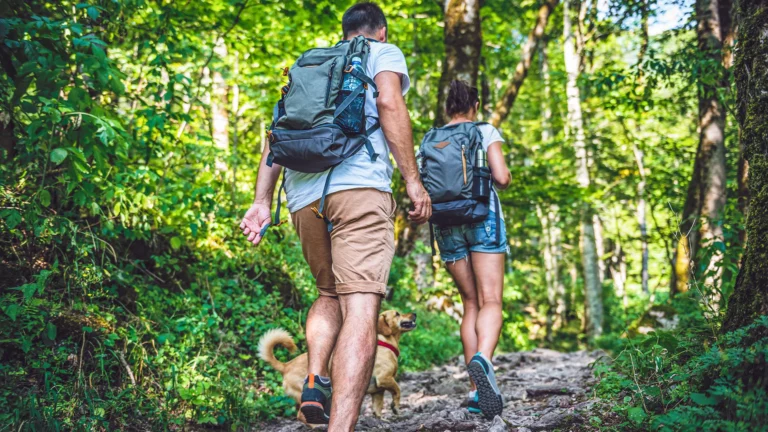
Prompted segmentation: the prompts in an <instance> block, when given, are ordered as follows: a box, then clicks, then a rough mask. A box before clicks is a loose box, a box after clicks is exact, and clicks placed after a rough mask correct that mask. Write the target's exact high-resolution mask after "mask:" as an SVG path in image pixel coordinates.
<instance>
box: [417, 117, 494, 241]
mask: <svg viewBox="0 0 768 432" xmlns="http://www.w3.org/2000/svg"><path fill="white" fill-rule="evenodd" d="M478 124H481V123H473V122H463V123H455V124H452V125H448V126H443V127H440V128H433V129H431V130H430V131H429V132H427V134H426V135H425V136H424V139H423V140H422V142H421V148H420V149H419V159H420V167H419V170H420V173H421V181H422V183H423V184H424V188H425V189H426V190H427V192H428V193H429V197H430V199H431V200H432V217H431V218H430V219H429V222H430V224H434V225H437V226H438V227H441V228H442V227H450V226H456V225H463V224H468V223H477V222H482V221H484V220H485V219H486V218H487V217H488V212H489V208H488V207H489V201H490V195H491V193H494V192H493V190H492V188H491V170H490V168H488V167H487V166H476V163H475V161H476V155H477V152H478V150H483V134H482V133H481V132H480V129H479V128H478V127H477V126H478ZM495 211H496V218H497V224H496V225H497V229H496V236H497V241H499V240H500V239H499V237H500V229H498V226H499V219H500V211H499V200H498V197H496V210H495ZM433 231H434V228H432V227H431V226H430V232H431V233H432V234H433ZM432 243H434V241H433V242H432ZM433 250H434V249H433Z"/></svg>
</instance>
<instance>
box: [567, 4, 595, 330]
mask: <svg viewBox="0 0 768 432" xmlns="http://www.w3.org/2000/svg"><path fill="white" fill-rule="evenodd" d="M563 35H564V38H565V44H564V48H563V51H564V55H565V71H566V75H567V81H566V97H567V101H568V123H569V128H570V130H571V133H570V139H571V140H573V146H574V150H575V153H576V164H577V169H576V181H577V182H578V184H579V186H580V187H581V188H582V189H587V188H589V186H590V179H589V168H588V160H587V148H586V139H585V136H584V120H583V118H582V114H581V93H580V91H579V87H578V85H577V80H578V77H579V69H580V59H579V55H578V53H577V52H576V38H575V34H574V31H573V26H572V23H571V11H570V8H569V7H568V5H566V7H565V8H564V13H563ZM593 215H594V214H593V211H592V208H591V207H590V205H589V203H586V202H585V203H583V204H582V206H581V242H580V243H581V260H582V266H583V271H584V297H585V299H586V305H587V306H586V308H587V311H586V312H587V313H586V315H587V333H588V334H589V337H590V338H594V337H596V336H600V335H601V334H602V332H603V298H602V290H601V286H600V277H601V275H600V267H599V264H598V260H599V257H598V254H597V243H596V241H595V226H594V221H593Z"/></svg>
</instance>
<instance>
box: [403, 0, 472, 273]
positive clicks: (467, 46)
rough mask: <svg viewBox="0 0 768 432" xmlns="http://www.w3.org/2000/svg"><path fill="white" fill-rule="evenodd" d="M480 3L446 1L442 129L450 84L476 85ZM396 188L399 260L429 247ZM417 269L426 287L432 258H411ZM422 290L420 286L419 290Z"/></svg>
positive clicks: (426, 232) (439, 107)
mask: <svg viewBox="0 0 768 432" xmlns="http://www.w3.org/2000/svg"><path fill="white" fill-rule="evenodd" d="M482 6H483V0H446V1H445V8H444V10H445V30H444V45H445V59H444V61H443V72H442V75H441V76H440V87H439V89H438V92H437V112H436V113H435V126H442V125H444V124H445V123H447V122H448V121H449V120H450V119H448V118H447V116H446V114H445V101H446V99H447V97H448V90H450V87H451V81H453V80H455V79H461V80H464V81H467V82H468V83H469V84H470V85H473V86H474V85H475V84H476V82H477V74H478V69H479V67H480V53H481V50H482V40H483V38H482V28H481V26H480V8H481V7H482ZM395 187H396V189H397V190H399V191H400V192H401V193H398V194H397V195H398V196H400V197H401V199H400V200H399V202H398V206H397V207H398V212H397V215H396V217H395V232H396V234H395V237H396V239H397V245H396V251H395V252H396V254H397V255H398V256H407V255H409V254H410V253H411V252H412V251H413V249H414V246H415V245H416V242H417V241H418V240H423V241H424V242H425V243H427V244H429V228H428V225H421V226H418V225H415V224H413V223H411V222H410V221H409V220H408V213H407V212H408V208H410V206H411V201H410V199H409V198H408V194H407V193H405V185H404V184H403V183H402V182H401V181H399V180H396V181H395ZM414 259H415V261H416V265H417V267H418V270H417V275H418V282H419V283H420V284H422V285H423V284H429V283H431V282H430V281H431V280H432V279H433V278H431V275H432V271H431V270H430V271H427V270H428V269H431V265H429V264H431V262H432V260H431V258H430V257H429V256H428V255H427V253H423V254H420V256H415V257H414ZM419 287H420V288H423V286H421V285H420V286H419Z"/></svg>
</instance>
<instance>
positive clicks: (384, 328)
mask: <svg viewBox="0 0 768 432" xmlns="http://www.w3.org/2000/svg"><path fill="white" fill-rule="evenodd" d="M376 329H377V330H378V331H379V334H380V335H382V336H392V328H391V327H390V326H389V322H387V317H385V316H384V314H381V315H379V323H378V325H377V326H376Z"/></svg>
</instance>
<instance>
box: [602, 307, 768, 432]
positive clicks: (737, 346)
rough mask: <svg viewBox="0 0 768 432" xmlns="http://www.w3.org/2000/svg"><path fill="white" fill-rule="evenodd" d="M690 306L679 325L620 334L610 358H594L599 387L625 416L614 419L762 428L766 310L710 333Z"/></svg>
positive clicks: (668, 426) (767, 408)
mask: <svg viewBox="0 0 768 432" xmlns="http://www.w3.org/2000/svg"><path fill="white" fill-rule="evenodd" d="M677 304H678V305H681V306H683V309H685V308H686V306H685V303H684V302H682V301H681V302H679V303H677ZM690 311H691V313H690V314H687V315H686V314H685V313H683V315H684V319H683V320H682V322H681V324H680V327H679V330H675V331H656V332H652V333H649V334H648V335H645V336H638V337H635V338H631V339H625V340H621V341H619V342H618V344H617V345H616V349H620V351H618V354H617V355H616V356H614V357H613V358H612V359H611V360H612V361H610V362H599V363H598V364H596V365H595V374H596V376H598V377H599V378H600V384H599V385H598V387H597V393H598V395H599V396H601V397H602V398H605V399H608V400H610V401H611V403H612V404H614V408H613V409H614V411H616V412H618V413H619V414H621V415H622V416H623V418H624V419H625V421H624V423H622V424H619V425H617V426H616V427H617V428H618V430H628V429H633V430H635V429H636V430H648V429H652V430H662V431H696V430H706V431H726V430H733V431H737V430H755V431H757V430H765V425H766V424H768V397H767V396H768V394H766V387H765V384H766V383H765V371H766V370H768V369H767V368H768V364H767V363H766V359H767V358H768V357H766V354H768V336H767V335H768V316H763V317H761V318H760V319H758V320H757V321H755V323H754V324H752V325H750V326H748V327H744V328H742V329H739V330H737V331H735V332H732V333H728V334H726V335H723V336H722V337H720V338H717V337H716V335H715V334H713V333H712V331H711V327H710V324H709V323H707V322H706V321H705V320H704V318H703V316H701V314H700V313H698V314H697V313H696V312H693V309H690Z"/></svg>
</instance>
